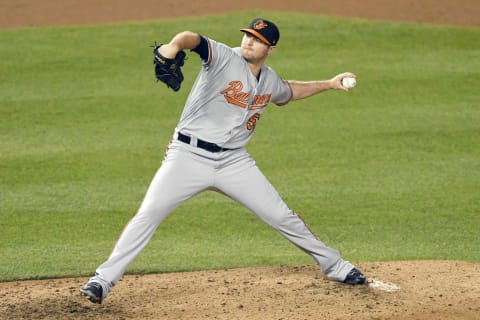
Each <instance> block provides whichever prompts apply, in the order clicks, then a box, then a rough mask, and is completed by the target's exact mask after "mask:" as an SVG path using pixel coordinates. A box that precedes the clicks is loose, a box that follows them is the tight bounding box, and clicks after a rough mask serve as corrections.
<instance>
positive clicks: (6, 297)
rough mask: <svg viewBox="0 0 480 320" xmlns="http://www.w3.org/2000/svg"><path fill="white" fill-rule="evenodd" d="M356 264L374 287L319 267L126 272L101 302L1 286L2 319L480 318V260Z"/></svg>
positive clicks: (68, 289) (51, 289)
mask: <svg viewBox="0 0 480 320" xmlns="http://www.w3.org/2000/svg"><path fill="white" fill-rule="evenodd" d="M359 266H360V267H361V268H362V269H363V270H364V271H365V273H366V275H367V276H368V277H369V279H370V281H371V283H370V285H369V286H349V285H344V284H341V283H337V282H333V281H328V280H326V279H325V278H324V277H323V276H322V274H321V273H320V272H319V269H318V267H317V266H315V265H307V266H297V267H262V268H247V269H231V270H212V271H199V272H183V273H169V274H157V275H127V276H125V277H124V278H123V280H122V281H121V282H120V283H119V284H118V285H117V286H116V287H115V288H114V290H113V291H112V293H111V294H110V296H109V297H108V298H107V299H106V300H105V301H104V303H103V304H102V305H94V304H91V303H90V302H88V301H87V300H85V299H84V298H82V297H80V295H79V288H80V287H81V285H82V284H83V283H84V281H86V280H87V279H86V278H81V279H80V278H76V279H50V280H41V281H23V282H13V283H0V292H2V293H1V294H0V318H1V319H96V318H102V319H116V320H118V319H229V320H231V319H248V320H253V319H261V320H269V319H289V320H292V319H339V320H340V319H402V320H408V319H423V320H425V319H472V320H473V319H480V276H479V275H480V264H478V263H477V264H475V263H469V262H463V261H417V262H388V263H363V264H360V265H359ZM379 284H380V285H383V286H381V287H379V286H378V285H379Z"/></svg>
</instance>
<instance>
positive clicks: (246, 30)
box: [240, 29, 272, 46]
mask: <svg viewBox="0 0 480 320" xmlns="http://www.w3.org/2000/svg"><path fill="white" fill-rule="evenodd" d="M240 31H243V32H247V33H250V34H251V35H252V36H255V37H257V38H258V39H260V40H262V42H263V43H265V44H266V45H267V46H271V45H272V44H271V43H270V41H268V40H267V38H265V37H264V36H262V35H261V34H260V33H259V32H258V31H256V30H253V29H240Z"/></svg>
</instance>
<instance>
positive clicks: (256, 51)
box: [241, 32, 275, 63]
mask: <svg viewBox="0 0 480 320" xmlns="http://www.w3.org/2000/svg"><path fill="white" fill-rule="evenodd" d="M274 48H275V47H271V46H269V45H267V44H265V43H263V42H262V40H260V39H258V38H257V37H255V36H253V35H251V34H249V33H247V32H245V33H244V35H243V38H242V44H241V49H242V56H243V57H244V58H245V60H247V61H248V62H250V63H257V62H263V61H264V60H265V59H266V58H267V56H268V55H269V54H270V53H271V52H273V49H274Z"/></svg>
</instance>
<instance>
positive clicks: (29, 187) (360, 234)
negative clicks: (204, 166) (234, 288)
mask: <svg viewBox="0 0 480 320" xmlns="http://www.w3.org/2000/svg"><path fill="white" fill-rule="evenodd" d="M257 15H259V13H258V12H256V13H252V12H243V13H237V14H227V15H219V16H212V17H207V18H191V19H180V20H167V21H156V22H145V23H132V24H113V25H103V26H84V27H55V28H21V29H10V30H0V40H1V43H2V45H1V46H0V280H2V281H5V280H15V279H28V278H44V277H63V276H79V275H91V274H92V273H93V272H94V270H95V268H96V267H97V265H99V264H100V263H101V262H103V261H104V260H105V259H106V258H107V256H108V254H109V252H110V250H111V249H112V247H113V245H114V243H115V241H116V239H117V237H118V236H119V234H120V232H121V231H122V229H123V227H124V226H125V224H126V223H127V222H128V220H129V219H130V218H131V217H132V216H133V215H134V213H135V211H136V209H137V208H138V206H139V205H140V202H141V201H142V198H143V196H144V193H145V191H146V189H147V187H148V184H149V182H150V180H151V178H152V177H153V175H154V173H155V171H156V170H157V168H158V166H159V164H160V162H161V160H162V157H163V153H164V150H165V147H166V145H167V143H168V141H169V139H170V137H171V135H172V133H173V129H174V127H175V125H176V122H177V120H178V118H179V116H180V113H181V111H182V107H183V102H184V101H185V99H186V97H187V95H188V92H189V88H190V87H191V85H192V83H193V81H194V79H195V76H196V73H197V72H198V70H199V68H200V61H199V58H198V57H197V56H196V55H195V54H189V60H188V61H187V64H186V66H185V68H184V73H185V77H186V80H185V82H184V84H183V88H182V90H181V91H180V92H179V93H174V92H173V91H170V90H167V89H166V87H165V86H164V85H163V84H160V83H156V82H155V80H154V74H153V66H152V51H151V48H149V46H150V45H151V44H153V42H154V41H155V40H156V41H157V42H165V41H168V40H170V38H171V37H172V36H173V35H174V34H176V33H177V32H180V31H183V30H192V31H196V32H199V33H202V34H205V35H207V36H210V37H212V38H214V39H216V40H218V41H221V42H224V43H226V44H228V45H231V46H237V45H238V44H239V43H240V39H241V33H240V32H239V31H238V29H239V28H240V27H243V26H245V25H246V24H248V23H249V21H250V20H251V18H252V17H253V16H257ZM268 18H270V19H272V20H274V21H277V23H278V25H279V27H280V30H281V34H282V35H281V39H280V42H279V46H278V50H277V52H276V53H275V54H274V55H273V56H272V57H271V58H270V60H269V61H268V64H269V65H270V66H272V67H273V68H274V69H275V70H276V71H277V72H278V73H279V74H280V75H282V77H284V78H285V79H299V80H314V79H326V78H330V77H331V76H333V75H335V74H337V73H339V72H343V71H352V72H355V73H356V74H357V76H358V85H357V87H356V88H355V89H354V90H353V91H351V92H350V93H348V94H345V93H343V92H339V91H332V92H327V93H324V94H321V95H318V96H315V97H312V98H310V99H307V100H302V101H297V102H294V103H292V104H290V105H288V106H286V107H284V108H277V107H275V106H274V105H271V106H270V107H269V110H267V112H266V113H265V114H264V115H263V117H262V120H261V122H260V125H259V126H258V128H257V132H256V135H255V137H254V138H253V140H252V142H251V143H250V145H249V150H250V152H251V153H252V155H253V156H254V157H255V158H256V160H257V163H258V165H259V166H260V168H261V169H262V170H263V171H264V173H265V174H266V175H267V176H268V177H269V178H270V180H271V181H272V182H273V184H274V185H275V186H276V187H277V189H278V190H279V192H280V193H281V194H282V196H283V197H284V198H285V200H286V201H287V203H288V204H289V205H290V207H291V208H292V209H294V210H295V211H297V212H299V213H300V214H301V215H302V216H303V217H304V218H305V220H306V221H307V223H308V224H309V225H310V227H311V228H312V229H313V230H314V231H315V232H316V233H317V234H318V235H319V237H320V238H321V239H322V240H323V241H325V242H326V243H327V244H329V245H330V246H332V247H334V248H337V249H339V250H340V251H341V252H342V254H343V256H344V258H346V259H348V260H350V261H353V262H358V261H389V260H406V259H462V260H469V261H476V262H479V261H480V236H479V225H480V192H479V191H480V91H479V88H480V41H478V40H479V39H480V29H474V28H458V27H447V26H431V25H420V24H402V23H384V22H372V21H364V20H348V19H336V18H327V17H319V16H314V15H303V14H291V13H290V14H287V13H274V14H268ZM305 263H313V260H311V259H310V258H309V257H308V256H306V255H305V254H304V253H303V252H301V251H300V250H298V249H297V248H295V247H294V246H293V245H291V244H290V243H289V242H287V241H286V240H285V239H283V238H282V237H281V236H279V235H278V234H277V233H275V232H274V231H273V230H271V229H269V228H268V227H267V226H266V225H264V224H262V223H261V222H260V221H259V220H257V218H256V217H254V216H253V215H251V214H250V213H249V212H248V211H247V210H246V209H244V208H243V207H241V206H239V205H238V204H236V203H234V202H232V201H231V200H229V199H227V198H225V197H222V196H220V195H218V194H215V193H204V194H201V195H199V196H198V197H196V198H194V199H192V200H190V201H189V202H187V203H186V204H185V205H183V206H181V207H180V208H179V209H177V210H176V211H175V212H174V213H173V214H172V215H171V216H170V217H169V218H168V219H167V220H166V221H165V222H164V223H163V224H162V225H161V226H160V228H159V229H158V231H157V233H156V234H155V236H154V238H153V239H152V241H151V242H150V243H149V245H148V247H147V248H146V250H145V251H144V252H143V253H142V254H141V255H140V256H139V258H138V259H137V260H136V261H135V262H134V264H133V265H132V266H131V268H130V269H129V272H130V273H133V272H171V271H182V270H199V269H211V268H230V267H244V266H256V265H278V264H283V265H287V264H291V265H294V264H305Z"/></svg>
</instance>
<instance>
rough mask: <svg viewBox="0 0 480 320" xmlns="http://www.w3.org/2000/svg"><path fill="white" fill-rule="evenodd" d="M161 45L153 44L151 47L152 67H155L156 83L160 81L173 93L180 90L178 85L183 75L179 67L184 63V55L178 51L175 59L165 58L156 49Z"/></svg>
mask: <svg viewBox="0 0 480 320" xmlns="http://www.w3.org/2000/svg"><path fill="white" fill-rule="evenodd" d="M161 46H162V45H161V44H160V45H157V44H155V45H154V46H153V57H154V59H153V65H154V66H155V77H156V78H157V80H158V81H162V82H163V83H165V84H166V85H167V86H168V87H169V88H172V90H173V91H178V90H180V85H181V84H182V81H183V74H182V70H181V67H182V66H183V64H184V62H185V57H186V54H185V52H184V51H179V52H178V53H177V55H176V56H175V58H173V59H169V58H165V57H164V56H162V55H161V54H160V53H159V52H158V48H160V47H161Z"/></svg>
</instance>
